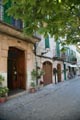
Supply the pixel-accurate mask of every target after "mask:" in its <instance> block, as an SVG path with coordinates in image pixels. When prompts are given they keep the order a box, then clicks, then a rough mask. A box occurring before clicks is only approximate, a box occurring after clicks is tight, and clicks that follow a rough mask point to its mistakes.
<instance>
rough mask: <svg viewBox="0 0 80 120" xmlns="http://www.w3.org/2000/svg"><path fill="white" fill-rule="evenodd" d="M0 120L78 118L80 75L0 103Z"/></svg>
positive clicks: (62, 119)
mask: <svg viewBox="0 0 80 120" xmlns="http://www.w3.org/2000/svg"><path fill="white" fill-rule="evenodd" d="M0 120H80V77H76V78H74V79H72V80H68V81H65V82H61V83H58V84H51V85H48V86H46V87H43V88H42V89H41V90H39V91H38V92H36V93H34V94H30V93H24V94H23V95H21V96H18V97H16V98H12V99H10V100H8V101H7V102H6V103H4V104H0Z"/></svg>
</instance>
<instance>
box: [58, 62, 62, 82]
mask: <svg viewBox="0 0 80 120" xmlns="http://www.w3.org/2000/svg"><path fill="white" fill-rule="evenodd" d="M57 78H58V82H61V64H57Z"/></svg>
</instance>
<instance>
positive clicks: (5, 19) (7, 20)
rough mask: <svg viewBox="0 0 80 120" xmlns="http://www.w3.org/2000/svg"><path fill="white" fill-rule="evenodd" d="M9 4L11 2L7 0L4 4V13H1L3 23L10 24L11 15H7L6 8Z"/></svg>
mask: <svg viewBox="0 0 80 120" xmlns="http://www.w3.org/2000/svg"><path fill="white" fill-rule="evenodd" d="M10 6H11V2H10V0H9V2H8V3H7V4H5V5H4V15H3V21H4V22H5V23H8V24H11V17H10V16H8V15H7V13H6V10H7V9H8V8H9V7H10Z"/></svg>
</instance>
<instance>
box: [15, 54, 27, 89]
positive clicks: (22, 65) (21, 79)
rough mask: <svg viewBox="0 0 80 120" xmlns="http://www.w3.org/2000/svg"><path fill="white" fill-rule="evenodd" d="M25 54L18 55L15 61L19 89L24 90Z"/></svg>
mask: <svg viewBox="0 0 80 120" xmlns="http://www.w3.org/2000/svg"><path fill="white" fill-rule="evenodd" d="M24 58H25V54H24V53H23V52H21V53H20V55H19V57H18V60H17V64H18V65H17V69H18V81H19V85H20V86H19V87H20V88H22V89H25V86H26V82H25V59H24Z"/></svg>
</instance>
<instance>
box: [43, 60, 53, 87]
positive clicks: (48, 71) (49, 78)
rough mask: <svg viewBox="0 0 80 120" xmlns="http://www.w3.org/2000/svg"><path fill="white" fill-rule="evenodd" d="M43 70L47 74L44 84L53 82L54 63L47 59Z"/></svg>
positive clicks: (44, 77)
mask: <svg viewBox="0 0 80 120" xmlns="http://www.w3.org/2000/svg"><path fill="white" fill-rule="evenodd" d="M43 70H44V72H45V75H44V76H43V80H44V85H48V84H50V83H52V63H50V62H49V61H46V62H44V63H43Z"/></svg>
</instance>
